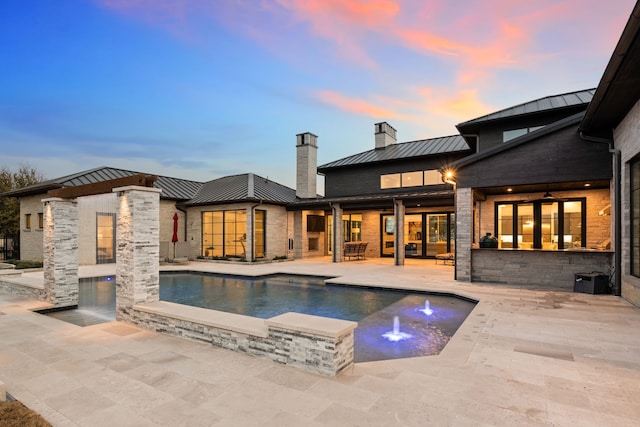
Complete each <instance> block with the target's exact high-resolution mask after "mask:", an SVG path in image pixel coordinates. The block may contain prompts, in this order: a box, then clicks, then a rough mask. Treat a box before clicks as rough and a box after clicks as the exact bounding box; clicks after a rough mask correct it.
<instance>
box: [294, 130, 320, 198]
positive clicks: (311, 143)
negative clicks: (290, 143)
mask: <svg viewBox="0 0 640 427" xmlns="http://www.w3.org/2000/svg"><path fill="white" fill-rule="evenodd" d="M296 138H297V142H296V196H297V197H300V198H301V199H312V198H316V197H317V195H318V193H317V189H316V175H317V174H318V137H317V136H316V135H314V134H312V133H310V132H305V133H299V134H298V135H296Z"/></svg>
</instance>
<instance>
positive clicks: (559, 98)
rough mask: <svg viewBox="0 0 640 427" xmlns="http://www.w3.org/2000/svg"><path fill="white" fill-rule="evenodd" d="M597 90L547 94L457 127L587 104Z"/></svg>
mask: <svg viewBox="0 0 640 427" xmlns="http://www.w3.org/2000/svg"><path fill="white" fill-rule="evenodd" d="M595 91H596V90H595V89H586V90H579V91H576V92H568V93H563V94H559V95H552V96H546V97H544V98H539V99H535V100H533V101H529V102H525V103H523V104H518V105H515V106H513V107H509V108H505V109H503V110H500V111H496V112H494V113H491V114H487V115H485V116H482V117H478V118H475V119H472V120H468V121H466V122H462V123H459V124H457V125H456V127H457V128H458V130H460V128H461V127H462V128H464V127H466V126H468V125H472V124H479V123H485V122H490V121H492V120H501V119H507V118H511V117H517V116H524V115H528V114H535V113H540V112H544V111H551V110H557V109H561V108H570V107H576V106H580V105H584V106H586V105H587V104H588V103H589V102H590V101H591V99H592V98H593V94H594V93H595Z"/></svg>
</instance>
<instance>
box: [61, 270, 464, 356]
mask: <svg viewBox="0 0 640 427" xmlns="http://www.w3.org/2000/svg"><path fill="white" fill-rule="evenodd" d="M326 279H327V278H326V277H316V276H295V275H285V274H278V275H269V276H260V277H243V276H242V277H241V276H228V275H217V274H206V273H193V272H189V273H162V274H161V275H160V300H162V301H170V302H175V303H179V304H185V305H191V306H196V307H203V308H209V309H213V310H219V311H226V312H231V313H237V314H243V315H246V316H252V317H259V318H263V319H268V318H271V317H274V316H277V315H279V314H282V313H287V312H298V313H305V314H312V315H316V316H323V317H332V318H337V319H343V320H352V321H356V322H358V327H357V328H356V330H355V335H354V338H355V350H354V353H355V354H354V359H355V361H356V362H368V361H376V360H386V359H397V358H405V357H416V356H428V355H434V354H438V353H440V351H442V349H443V348H444V346H445V345H446V344H447V343H448V342H449V340H450V339H451V337H452V336H453V335H454V334H455V332H456V331H457V329H458V327H459V326H460V325H461V324H462V322H464V320H465V319H466V317H467V316H468V314H469V313H470V312H471V310H473V308H474V307H475V302H472V301H468V300H464V299H461V298H457V297H454V296H449V295H433V294H427V293H418V292H409V291H397V290H385V289H377V288H366V287H355V286H342V285H325V284H324V281H325V280H326ZM426 300H428V301H429V305H430V309H431V312H430V314H428V315H427V314H425V312H424V310H422V311H421V309H424V308H425V301H426ZM78 311H82V312H83V313H84V316H90V314H91V313H95V316H96V319H97V320H99V319H103V320H102V321H105V320H106V321H109V320H114V319H115V281H114V278H113V277H102V278H94V279H82V280H81V281H80V301H79V303H78ZM59 313H60V312H58V313H56V314H57V315H58V316H57V317H59V318H61V317H60V314H59ZM396 316H397V317H398V326H397V328H398V330H399V331H400V332H401V333H402V334H405V336H406V337H407V338H406V339H401V340H397V341H390V340H389V339H387V338H385V334H386V333H388V332H392V331H393V330H394V317H396ZM85 323H86V324H91V323H90V322H87V321H85ZM76 324H79V323H76Z"/></svg>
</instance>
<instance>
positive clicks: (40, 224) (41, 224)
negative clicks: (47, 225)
mask: <svg viewBox="0 0 640 427" xmlns="http://www.w3.org/2000/svg"><path fill="white" fill-rule="evenodd" d="M38 228H39V229H40V230H42V229H43V228H44V214H43V213H42V212H40V213H38Z"/></svg>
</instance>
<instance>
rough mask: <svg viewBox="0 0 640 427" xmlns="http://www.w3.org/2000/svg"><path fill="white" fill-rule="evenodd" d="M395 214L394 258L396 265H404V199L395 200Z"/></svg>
mask: <svg viewBox="0 0 640 427" xmlns="http://www.w3.org/2000/svg"><path fill="white" fill-rule="evenodd" d="M393 215H394V218H395V221H396V224H395V230H394V235H393V239H394V247H395V249H394V251H393V259H394V262H395V265H404V203H403V202H402V200H394V201H393Z"/></svg>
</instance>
